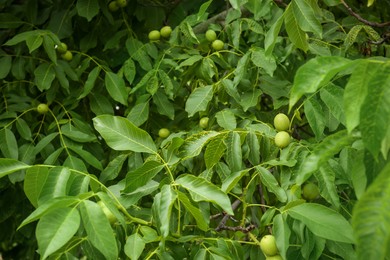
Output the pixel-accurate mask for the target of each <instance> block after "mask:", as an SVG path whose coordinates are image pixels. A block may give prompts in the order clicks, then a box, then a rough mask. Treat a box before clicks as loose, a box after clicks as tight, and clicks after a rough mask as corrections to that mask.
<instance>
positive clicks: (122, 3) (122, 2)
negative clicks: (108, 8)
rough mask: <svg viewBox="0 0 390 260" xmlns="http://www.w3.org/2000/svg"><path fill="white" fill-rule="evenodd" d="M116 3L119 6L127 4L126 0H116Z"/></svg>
mask: <svg viewBox="0 0 390 260" xmlns="http://www.w3.org/2000/svg"><path fill="white" fill-rule="evenodd" d="M116 3H117V5H118V6H119V7H125V6H126V5H127V0H116Z"/></svg>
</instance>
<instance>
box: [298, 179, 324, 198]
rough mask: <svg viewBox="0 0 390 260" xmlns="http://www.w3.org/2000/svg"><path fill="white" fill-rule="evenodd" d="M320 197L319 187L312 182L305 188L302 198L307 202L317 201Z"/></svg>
mask: <svg viewBox="0 0 390 260" xmlns="http://www.w3.org/2000/svg"><path fill="white" fill-rule="evenodd" d="M319 195H320V190H319V189H318V187H317V185H315V184H314V183H312V182H309V183H307V184H305V186H303V189H302V196H303V198H304V199H306V200H315V199H316V198H318V196H319Z"/></svg>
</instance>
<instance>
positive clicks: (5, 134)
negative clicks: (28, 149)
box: [0, 128, 19, 160]
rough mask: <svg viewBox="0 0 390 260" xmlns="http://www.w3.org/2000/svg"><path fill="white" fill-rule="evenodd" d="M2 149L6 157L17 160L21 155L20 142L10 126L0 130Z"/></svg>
mask: <svg viewBox="0 0 390 260" xmlns="http://www.w3.org/2000/svg"><path fill="white" fill-rule="evenodd" d="M0 144H1V145H0V150H1V153H2V154H3V156H4V157H8V158H12V159H15V160H17V159H18V157H19V149H18V143H17V141H16V137H15V135H14V133H13V132H12V131H11V130H9V129H8V128H3V129H1V130H0Z"/></svg>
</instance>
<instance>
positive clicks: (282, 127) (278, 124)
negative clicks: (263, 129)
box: [274, 113, 290, 131]
mask: <svg viewBox="0 0 390 260" xmlns="http://www.w3.org/2000/svg"><path fill="white" fill-rule="evenodd" d="M274 126H275V129H276V130H278V131H286V130H288V128H289V127H290V119H289V118H288V117H287V116H286V115H285V114H283V113H279V114H277V115H276V116H275V117H274Z"/></svg>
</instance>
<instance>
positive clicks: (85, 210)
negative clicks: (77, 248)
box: [80, 200, 118, 260]
mask: <svg viewBox="0 0 390 260" xmlns="http://www.w3.org/2000/svg"><path fill="white" fill-rule="evenodd" d="M80 213H81V216H82V220H83V226H84V228H85V231H86V233H87V239H88V241H89V242H90V243H91V244H92V245H93V246H94V247H95V248H96V249H97V250H99V251H100V253H102V254H103V255H104V257H105V259H107V260H116V259H118V246H117V242H116V239H115V236H114V232H113V230H112V228H111V226H110V222H109V221H108V219H107V217H106V215H105V214H104V213H103V210H102V209H101V208H100V206H99V205H98V204H96V203H95V202H92V201H89V200H84V201H83V202H82V203H80Z"/></svg>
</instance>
